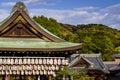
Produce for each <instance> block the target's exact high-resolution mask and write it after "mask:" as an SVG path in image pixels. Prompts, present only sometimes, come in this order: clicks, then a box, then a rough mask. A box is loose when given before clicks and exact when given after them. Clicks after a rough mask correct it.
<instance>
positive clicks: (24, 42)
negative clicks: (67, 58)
mask: <svg viewBox="0 0 120 80" xmlns="http://www.w3.org/2000/svg"><path fill="white" fill-rule="evenodd" d="M20 29H21V30H20ZM21 31H22V32H21ZM28 37H29V38H28ZM81 47H82V44H81V43H71V42H67V41H65V40H63V39H61V38H59V37H58V36H56V35H54V34H52V33H51V32H49V31H48V30H46V29H45V28H44V27H43V26H41V25H40V24H38V23H37V22H36V21H34V20H33V19H32V18H30V16H29V14H28V10H27V8H26V6H25V5H24V3H22V2H17V3H16V5H15V6H14V7H13V9H12V12H11V14H10V16H8V17H7V18H6V19H5V20H4V21H3V22H1V23H0V50H20V51H21V50H28V51H30V50H31V51H66V50H67V51H69V50H79V49H81Z"/></svg>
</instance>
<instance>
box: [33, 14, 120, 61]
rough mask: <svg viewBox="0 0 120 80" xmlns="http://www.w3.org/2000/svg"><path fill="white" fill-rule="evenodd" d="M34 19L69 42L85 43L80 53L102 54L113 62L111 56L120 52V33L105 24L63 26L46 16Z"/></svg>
mask: <svg viewBox="0 0 120 80" xmlns="http://www.w3.org/2000/svg"><path fill="white" fill-rule="evenodd" d="M33 19H34V20H35V21H36V22H38V23H39V24H40V25H42V26H43V27H45V28H46V29H47V30H49V31H50V32H52V33H53V34H55V35H57V36H59V37H61V38H63V39H65V40H67V41H71V42H76V43H83V48H82V50H81V51H80V53H89V54H90V53H101V54H102V58H103V60H112V58H111V55H112V54H114V53H118V52H120V47H119V46H120V31H119V30H117V29H112V28H110V27H108V26H106V25H103V24H82V25H77V26H75V25H70V24H62V23H58V22H57V21H56V20H55V19H53V18H47V17H44V16H37V17H36V16H34V17H33Z"/></svg>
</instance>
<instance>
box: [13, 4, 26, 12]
mask: <svg viewBox="0 0 120 80" xmlns="http://www.w3.org/2000/svg"><path fill="white" fill-rule="evenodd" d="M16 11H19V12H20V13H21V12H22V11H25V12H26V13H27V14H28V10H27V8H26V6H25V4H24V3H23V2H17V3H16V4H15V6H14V7H13V9H12V12H11V13H14V12H16Z"/></svg>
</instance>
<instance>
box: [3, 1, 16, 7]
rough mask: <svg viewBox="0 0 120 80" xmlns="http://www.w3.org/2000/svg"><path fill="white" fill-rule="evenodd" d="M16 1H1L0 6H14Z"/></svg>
mask: <svg viewBox="0 0 120 80" xmlns="http://www.w3.org/2000/svg"><path fill="white" fill-rule="evenodd" d="M15 3H16V2H3V3H1V5H2V6H14V5H15Z"/></svg>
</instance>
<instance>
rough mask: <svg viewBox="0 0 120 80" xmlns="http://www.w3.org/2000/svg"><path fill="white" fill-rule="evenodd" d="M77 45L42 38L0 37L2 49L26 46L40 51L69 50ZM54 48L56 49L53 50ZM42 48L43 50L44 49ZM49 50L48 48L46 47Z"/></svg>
mask: <svg viewBox="0 0 120 80" xmlns="http://www.w3.org/2000/svg"><path fill="white" fill-rule="evenodd" d="M75 46H76V47H78V46H79V44H77V43H76V44H75V43H71V42H51V41H44V40H42V39H35V38H21V39H19V38H0V48H1V49H3V50H4V48H10V49H12V48H14V50H15V49H16V48H28V49H33V48H36V49H38V51H42V50H41V49H44V50H45V48H46V49H48V48H50V49H51V48H53V49H51V50H52V51H57V50H63V51H64V49H65V50H71V49H74V48H75ZM55 49H56V50H55ZM16 50H17V49H16ZM44 50H43V51H44ZM48 51H49V49H48Z"/></svg>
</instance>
